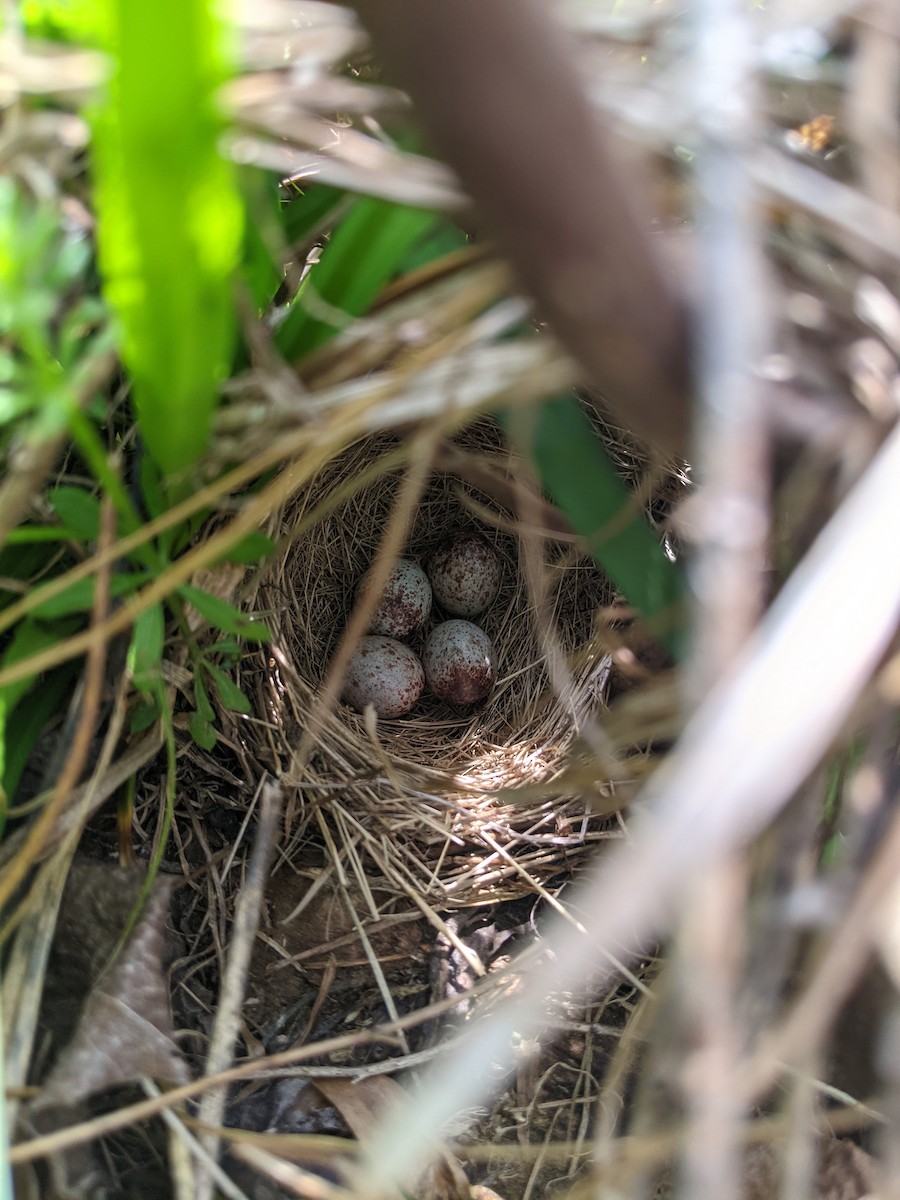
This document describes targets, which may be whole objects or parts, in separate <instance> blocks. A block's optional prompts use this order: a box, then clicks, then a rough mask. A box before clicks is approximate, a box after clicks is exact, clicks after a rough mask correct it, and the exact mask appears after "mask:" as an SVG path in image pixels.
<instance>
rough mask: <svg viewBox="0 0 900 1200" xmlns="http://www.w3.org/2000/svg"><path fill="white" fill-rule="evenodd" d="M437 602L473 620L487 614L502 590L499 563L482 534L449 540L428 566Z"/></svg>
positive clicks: (451, 611)
mask: <svg viewBox="0 0 900 1200" xmlns="http://www.w3.org/2000/svg"><path fill="white" fill-rule="evenodd" d="M428 578H429V579H430V580H431V587H432V591H433V592H434V596H435V599H436V600H437V602H438V604H440V606H441V608H443V609H444V611H445V612H448V613H453V615H454V616H457V617H474V616H477V615H478V613H480V612H484V610H485V609H486V608H487V606H488V605H489V604H490V603H491V602H492V601H493V599H494V597H495V596H496V595H497V592H498V590H499V588H500V559H499V558H498V557H497V552H496V551H495V550H494V548H493V546H491V544H490V542H488V541H487V539H486V538H483V537H482V536H481V534H479V533H458V534H456V536H455V537H452V538H449V539H448V540H447V541H446V542H444V543H443V545H441V546H439V547H438V549H437V550H436V551H435V553H434V554H433V555H432V557H431V561H430V562H429V563H428Z"/></svg>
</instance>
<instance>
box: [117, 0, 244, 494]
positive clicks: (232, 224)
mask: <svg viewBox="0 0 900 1200" xmlns="http://www.w3.org/2000/svg"><path fill="white" fill-rule="evenodd" d="M104 11H105V16H106V20H107V31H108V43H109V49H110V51H111V54H112V58H113V67H114V76H113V80H112V82H111V85H110V89H109V92H108V95H107V98H106V100H105V102H104V103H103V104H102V106H101V107H100V108H99V110H98V111H97V112H96V113H95V115H94V131H95V147H96V153H95V181H96V196H97V205H98V210H99V217H100V220H99V227H98V234H99V243H100V259H101V266H102V269H103V273H104V279H105V292H106V295H107V298H108V299H109V301H110V303H111V305H112V307H113V308H114V309H115V310H116V312H117V313H118V315H119V318H120V321H121V324H122V330H123V337H124V345H123V355H124V358H125V361H126V364H127V366H128V367H129V369H130V371H131V373H132V376H133V379H134V395H135V402H136V406H137V411H138V416H139V420H140V424H141V428H142V432H143V436H144V440H145V442H146V444H147V447H148V449H149V451H150V453H151V454H152V455H153V457H154V459H155V461H156V462H157V463H158V464H159V466H160V467H161V469H162V470H163V471H164V472H174V471H178V470H180V469H182V468H184V467H186V466H189V465H190V464H191V463H192V462H193V461H194V460H195V459H196V458H197V456H198V455H199V454H200V453H201V452H202V450H203V448H204V447H205V445H206V442H207V438H208V436H209V432H210V427H211V421H212V414H213V409H214V407H215V401H216V391H217V386H218V383H219V381H220V380H221V379H222V378H223V377H224V376H225V374H226V372H227V370H228V367H229V364H230V359H231V354H232V350H233V344H234V337H235V311H234V303H233V298H232V294H231V287H230V283H231V279H232V275H233V272H234V269H235V267H236V265H237V263H238V260H239V257H240V251H241V238H242V214H243V208H242V201H241V196H240V191H239V188H238V185H237V181H236V178H235V172H234V170H233V168H232V167H231V166H230V165H229V164H228V163H227V162H225V160H224V159H222V158H221V157H220V155H219V153H218V148H217V142H218V138H219V136H220V133H221V130H222V127H223V121H222V117H221V115H220V113H219V110H218V107H217V104H216V90H217V88H218V87H219V85H220V84H221V82H222V80H223V79H224V77H225V75H226V70H225V55H224V53H223V43H224V37H223V29H222V27H221V26H220V23H219V21H218V20H217V18H216V16H215V15H214V6H213V4H212V3H211V0H154V2H153V3H149V2H148V0H105V4H104Z"/></svg>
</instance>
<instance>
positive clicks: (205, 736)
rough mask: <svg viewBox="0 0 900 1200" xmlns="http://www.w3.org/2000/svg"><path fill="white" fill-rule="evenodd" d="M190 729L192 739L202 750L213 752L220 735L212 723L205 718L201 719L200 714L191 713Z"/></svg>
mask: <svg viewBox="0 0 900 1200" xmlns="http://www.w3.org/2000/svg"><path fill="white" fill-rule="evenodd" d="M188 729H189V730H190V732H191V737H192V738H193V739H194V741H195V742H196V743H197V745H198V746H199V747H200V749H201V750H212V748H213V746H215V744H216V742H217V741H218V740H219V735H218V734H217V733H216V731H215V728H214V726H213V724H212V722H211V721H207V720H206V718H205V717H201V715H200V714H199V713H196V712H195V713H191V715H190V718H189V719H188Z"/></svg>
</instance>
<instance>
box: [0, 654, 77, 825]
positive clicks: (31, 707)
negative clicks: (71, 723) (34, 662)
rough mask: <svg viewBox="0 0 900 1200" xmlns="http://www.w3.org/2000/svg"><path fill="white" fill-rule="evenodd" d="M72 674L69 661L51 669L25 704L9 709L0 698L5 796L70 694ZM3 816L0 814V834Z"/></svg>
mask: <svg viewBox="0 0 900 1200" xmlns="http://www.w3.org/2000/svg"><path fill="white" fill-rule="evenodd" d="M76 676H77V671H76V670H75V669H74V668H73V667H72V666H71V664H69V665H67V666H65V667H63V668H61V669H60V670H58V671H51V672H50V674H49V675H47V676H46V677H45V678H43V679H42V680H41V684H40V687H36V688H34V689H33V691H32V692H31V693H30V695H29V696H28V700H27V703H24V702H23V703H20V704H17V705H16V706H15V708H14V709H13V710H12V711H11V712H10V711H9V710H8V709H7V708H6V706H5V705H4V704H3V702H2V701H0V776H2V781H3V782H2V788H3V793H4V795H5V796H7V797H12V796H14V795H15V790H16V788H17V787H18V784H19V780H20V779H21V777H22V772H23V771H24V769H25V765H26V763H27V762H28V759H29V757H30V756H31V751H32V750H33V749H34V746H35V743H36V742H37V740H38V738H39V737H40V735H41V733H42V732H43V730H44V727H45V726H46V724H47V722H48V721H49V720H50V718H51V717H52V716H53V715H54V714H55V713H56V712H57V711H59V710H60V709H61V708H63V706H64V704H65V702H66V700H67V699H68V697H69V696H70V695H71V692H72V687H73V685H74V681H75V678H76ZM5 816H6V814H5V813H0V833H2V831H3V824H4V821H5Z"/></svg>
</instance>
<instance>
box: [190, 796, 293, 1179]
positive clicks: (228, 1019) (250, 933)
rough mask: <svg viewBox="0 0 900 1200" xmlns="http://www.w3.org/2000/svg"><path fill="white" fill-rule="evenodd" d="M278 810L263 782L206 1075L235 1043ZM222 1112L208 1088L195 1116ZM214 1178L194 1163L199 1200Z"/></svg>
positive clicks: (220, 1094) (223, 1062)
mask: <svg viewBox="0 0 900 1200" xmlns="http://www.w3.org/2000/svg"><path fill="white" fill-rule="evenodd" d="M280 810H281V788H280V786H279V785H278V784H275V783H264V784H263V785H262V795H261V797H260V802H259V823H258V824H257V827H256V838H255V840H254V843H253V850H252V851H251V853H250V859H249V862H248V864H247V871H246V875H245V877H244V884H243V887H242V888H241V892H240V896H239V898H238V902H237V908H236V910H235V915H234V925H233V927H232V930H231V944H230V947H229V951H228V962H227V965H226V968H225V976H224V978H223V980H222V986H221V988H220V990H219V1003H218V1007H217V1009H216V1023H215V1027H214V1029H213V1035H212V1041H211V1043H210V1047H209V1054H208V1056H207V1060H206V1070H207V1073H208V1074H210V1075H212V1074H215V1073H216V1072H218V1071H221V1070H223V1069H224V1068H225V1067H226V1066H227V1064H229V1063H230V1062H231V1061H232V1057H233V1054H234V1043H235V1039H236V1038H237V1035H238V1029H239V1028H240V1022H241V1013H242V1011H243V1006H244V986H245V983H246V979H247V968H248V966H249V964H250V954H251V951H252V949H253V943H254V940H255V937H256V928H257V925H258V923H259V914H260V910H261V907H262V903H263V897H264V895H265V889H266V881H267V879H268V873H269V863H270V861H271V858H272V852H273V850H274V846H275V840H276V837H277V830H278V816H279V812H280ZM224 1110H225V1089H224V1088H221V1087H217V1088H212V1089H210V1090H209V1091H208V1092H206V1094H205V1095H204V1097H203V1099H202V1100H201V1101H200V1109H199V1118H200V1120H201V1121H202V1122H203V1123H204V1124H207V1125H220V1124H221V1123H222V1114H223V1112H224ZM201 1144H202V1145H203V1147H204V1150H205V1151H206V1152H207V1154H209V1155H210V1157H212V1158H213V1159H215V1157H216V1154H217V1151H218V1139H217V1138H215V1137H211V1136H209V1135H205V1136H203V1137H202V1138H201ZM214 1182H215V1179H214V1176H213V1174H212V1173H211V1172H208V1171H206V1170H205V1169H203V1164H202V1163H201V1164H198V1175H197V1200H209V1197H211V1196H212V1189H213V1184H214Z"/></svg>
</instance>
